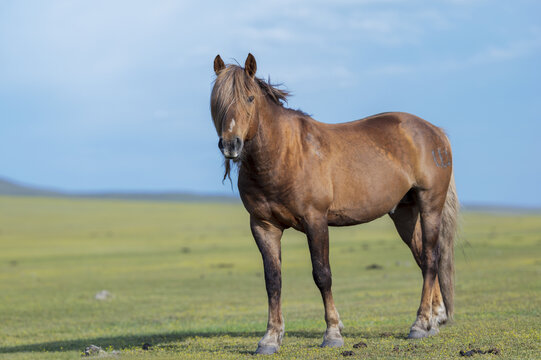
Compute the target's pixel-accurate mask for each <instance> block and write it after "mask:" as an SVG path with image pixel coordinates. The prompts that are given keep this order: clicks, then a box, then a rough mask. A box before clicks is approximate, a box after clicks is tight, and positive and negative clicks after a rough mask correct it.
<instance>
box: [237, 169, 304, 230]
mask: <svg viewBox="0 0 541 360" xmlns="http://www.w3.org/2000/svg"><path fill="white" fill-rule="evenodd" d="M284 189H287V187H285V186H283V187H282V188H279V189H277V188H272V189H271V188H265V187H262V186H261V185H260V184H258V183H256V182H254V181H250V180H248V179H242V178H240V177H239V193H240V196H241V199H242V202H243V204H244V207H245V208H246V210H248V212H249V213H250V215H252V216H254V217H256V218H258V219H265V220H273V221H275V222H278V223H280V224H282V225H283V226H284V227H294V228H298V227H299V226H300V225H299V224H300V219H299V215H298V214H297V213H298V212H297V211H295V207H294V206H292V203H293V204H294V203H295V201H294V199H292V198H291V194H289V192H288V191H284Z"/></svg>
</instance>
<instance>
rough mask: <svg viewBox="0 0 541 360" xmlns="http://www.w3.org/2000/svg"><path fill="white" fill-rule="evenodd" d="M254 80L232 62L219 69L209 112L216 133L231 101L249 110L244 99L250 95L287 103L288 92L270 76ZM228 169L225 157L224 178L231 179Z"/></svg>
mask: <svg viewBox="0 0 541 360" xmlns="http://www.w3.org/2000/svg"><path fill="white" fill-rule="evenodd" d="M254 80H255V81H252V79H251V78H250V77H249V76H248V75H247V74H246V72H245V71H244V68H242V67H240V66H238V65H233V64H231V65H228V66H227V67H226V68H225V69H223V70H221V71H220V74H219V76H217V77H216V80H215V81H214V87H213V89H212V94H211V97H210V112H211V115H212V120H213V121H214V126H215V127H216V132H218V135H220V131H221V129H222V123H223V121H224V120H225V117H226V115H227V111H228V110H229V107H230V106H231V105H233V103H237V106H240V107H242V108H243V110H244V111H249V109H248V103H247V101H246V99H247V98H248V97H249V96H252V95H253V96H256V97H258V96H264V97H266V98H267V99H268V100H269V101H271V102H273V103H275V104H277V105H280V106H284V103H287V98H288V97H289V92H288V91H286V90H282V89H278V88H277V86H279V85H280V84H272V83H271V82H270V78H269V79H268V81H265V80H263V79H261V78H258V77H255V78H254ZM239 100H240V101H239ZM230 170H231V164H230V161H229V160H228V159H225V174H224V180H225V179H226V178H227V177H229V179H230V180H231V176H230Z"/></svg>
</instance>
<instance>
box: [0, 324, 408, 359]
mask: <svg viewBox="0 0 541 360" xmlns="http://www.w3.org/2000/svg"><path fill="white" fill-rule="evenodd" d="M286 333H287V337H298V338H304V339H313V340H314V341H315V342H318V341H319V340H321V338H322V337H323V332H322V331H302V330H298V331H295V330H294V331H287V332H286ZM263 334H264V332H263V331H208V332H205V331H175V332H168V333H154V334H139V335H124V336H111V337H107V336H103V337H94V338H83V339H72V340H59V341H50V342H42V343H36V344H27V345H16V346H2V347H0V354H9V353H20V352H43V351H47V352H62V351H74V350H78V351H81V352H83V351H84V350H85V348H86V347H87V346H90V345H97V346H100V347H102V348H109V347H111V348H113V349H133V348H142V346H143V345H144V344H150V345H153V344H159V346H160V347H161V348H169V347H171V348H177V347H178V346H177V345H176V344H173V343H178V342H182V341H183V340H185V339H189V338H193V337H200V338H213V337H223V336H228V337H231V338H246V337H255V338H260V337H261V336H263ZM344 335H345V336H346V337H348V338H354V339H357V338H364V339H374V338H384V337H393V338H397V339H400V338H404V336H403V334H402V333H376V332H374V333H372V332H360V333H346V334H344ZM254 344H255V343H254ZM239 351H240V349H236V351H235V352H239ZM241 352H244V351H241Z"/></svg>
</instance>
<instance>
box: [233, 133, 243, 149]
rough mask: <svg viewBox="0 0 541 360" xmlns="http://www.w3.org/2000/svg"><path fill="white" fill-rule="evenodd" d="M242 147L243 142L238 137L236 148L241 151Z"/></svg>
mask: <svg viewBox="0 0 541 360" xmlns="http://www.w3.org/2000/svg"><path fill="white" fill-rule="evenodd" d="M241 146H242V140H241V139H240V138H239V137H238V136H237V137H236V138H235V148H237V149H239V148H240V147H241Z"/></svg>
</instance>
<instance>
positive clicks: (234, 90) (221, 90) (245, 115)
mask: <svg viewBox="0 0 541 360" xmlns="http://www.w3.org/2000/svg"><path fill="white" fill-rule="evenodd" d="M256 69H257V65H256V61H255V58H254V56H253V55H252V54H248V57H247V58H246V63H245V65H244V68H242V67H240V66H237V65H228V66H227V67H226V66H225V64H224V62H223V60H222V58H221V57H220V55H217V56H216V58H215V59H214V72H215V73H216V81H215V83H214V88H213V89H212V95H211V99H210V109H211V114H212V119H213V121H214V126H215V127H216V132H217V133H218V136H219V137H220V140H219V141H218V147H219V148H220V151H221V152H222V154H223V155H224V156H225V158H226V159H232V160H237V159H238V158H239V157H240V155H241V153H242V149H243V146H244V142H245V141H247V140H249V139H251V138H252V137H253V136H254V134H255V132H256V130H257V124H256V121H255V120H254V119H255V118H256V116H257V114H256V113H257V103H258V101H259V99H260V98H261V95H262V94H263V93H262V90H261V88H260V86H258V79H257V78H256V77H255V72H256Z"/></svg>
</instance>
